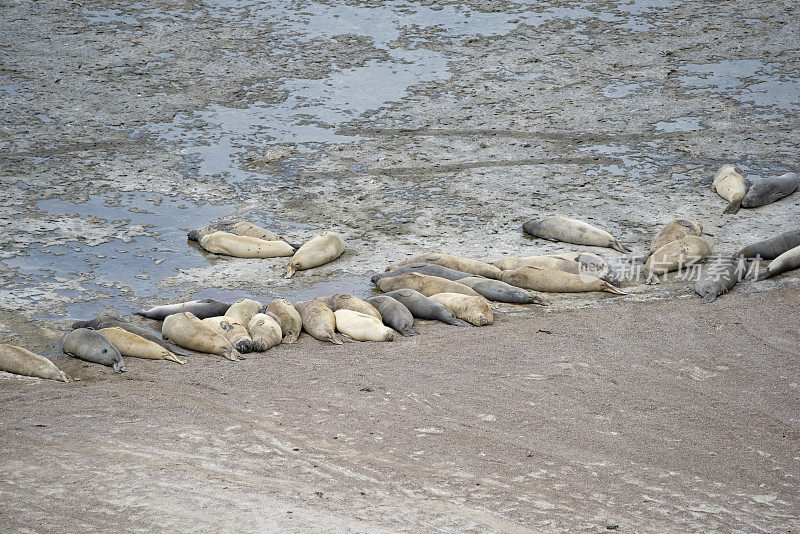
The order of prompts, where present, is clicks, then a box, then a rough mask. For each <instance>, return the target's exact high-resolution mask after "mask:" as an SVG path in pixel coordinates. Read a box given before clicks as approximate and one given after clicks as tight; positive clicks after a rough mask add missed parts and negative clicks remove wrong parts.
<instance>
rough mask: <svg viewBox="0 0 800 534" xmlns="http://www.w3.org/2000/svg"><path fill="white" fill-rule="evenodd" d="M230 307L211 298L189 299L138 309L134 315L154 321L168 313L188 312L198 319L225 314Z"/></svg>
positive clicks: (162, 318)
mask: <svg viewBox="0 0 800 534" xmlns="http://www.w3.org/2000/svg"><path fill="white" fill-rule="evenodd" d="M230 307H231V305H230V304H227V303H225V302H220V301H218V300H213V299H203V300H190V301H188V302H180V303H178V304H165V305H163V306H156V307H154V308H150V309H149V310H142V311H138V312H136V315H141V316H142V317H147V318H148V319H155V320H156V321H163V320H164V318H165V317H167V316H168V315H174V314H176V313H184V312H189V313H193V314H194V315H195V316H197V318H198V319H208V318H209V317H219V316H220V315H225V312H226V311H228V308H230Z"/></svg>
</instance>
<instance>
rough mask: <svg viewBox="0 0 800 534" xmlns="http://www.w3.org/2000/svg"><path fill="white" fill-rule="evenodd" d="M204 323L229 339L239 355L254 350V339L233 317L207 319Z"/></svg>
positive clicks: (223, 316)
mask: <svg viewBox="0 0 800 534" xmlns="http://www.w3.org/2000/svg"><path fill="white" fill-rule="evenodd" d="M202 323H203V324H204V325H206V326H208V327H209V328H211V329H213V330H214V331H215V332H217V333H218V334H221V335H222V336H223V337H224V338H225V339H227V340H228V343H230V344H231V345H233V347H234V348H235V349H236V350H237V351H239V354H247V353H248V352H251V351H252V350H253V338H251V337H250V333H249V332H248V331H247V328H246V327H245V326H244V325H243V324H242V323H240V322H239V321H236V320H234V319H233V317H228V316H225V315H222V316H220V317H207V318H205V319H203V320H202Z"/></svg>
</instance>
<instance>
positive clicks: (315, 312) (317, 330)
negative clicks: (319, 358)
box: [294, 300, 342, 345]
mask: <svg viewBox="0 0 800 534" xmlns="http://www.w3.org/2000/svg"><path fill="white" fill-rule="evenodd" d="M294 307H295V309H296V310H297V312H298V313H299V314H300V318H301V319H302V320H303V330H305V331H306V332H308V334H309V335H310V336H311V337H313V338H316V339H318V340H320V341H329V342H331V343H333V344H334V345H341V344H342V339H341V337H340V336H338V335H337V334H336V315H334V313H333V310H331V309H330V308H329V307H327V306H326V305H325V304H323V303H322V302H320V301H318V300H307V301H305V302H298V303H297V304H295V305H294Z"/></svg>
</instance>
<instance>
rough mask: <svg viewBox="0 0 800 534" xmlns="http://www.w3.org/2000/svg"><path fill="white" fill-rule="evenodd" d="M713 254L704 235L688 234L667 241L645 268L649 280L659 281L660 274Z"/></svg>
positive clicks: (697, 261) (646, 263) (648, 260)
mask: <svg viewBox="0 0 800 534" xmlns="http://www.w3.org/2000/svg"><path fill="white" fill-rule="evenodd" d="M710 255H711V246H710V245H709V244H708V241H706V240H705V239H703V238H702V237H698V236H695V235H688V236H686V237H682V238H680V239H678V240H675V241H672V242H670V243H667V244H666V245H664V246H662V247H660V248H659V249H658V250H656V251H655V252H653V254H652V255H651V256H650V257H649V258H648V259H647V262H645V264H644V270H645V272H646V273H647V274H648V282H650V283H653V282H655V283H658V281H659V280H658V275H659V274H666V273H668V272H671V271H677V270H678V269H681V268H683V267H687V266H689V265H693V264H695V263H699V262H701V261H703V260H704V259H706V258H707V257H708V256H710Z"/></svg>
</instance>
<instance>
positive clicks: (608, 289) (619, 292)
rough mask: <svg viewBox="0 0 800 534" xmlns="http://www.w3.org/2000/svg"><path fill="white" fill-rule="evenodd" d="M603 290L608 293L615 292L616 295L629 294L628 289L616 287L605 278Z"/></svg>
mask: <svg viewBox="0 0 800 534" xmlns="http://www.w3.org/2000/svg"><path fill="white" fill-rule="evenodd" d="M603 291H605V292H607V293H614V294H615V295H627V294H628V293H627V292H626V291H623V290H621V289H619V288H616V287H614V286H613V285H611V284H609V283H608V282H606V281H605V280H603Z"/></svg>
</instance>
